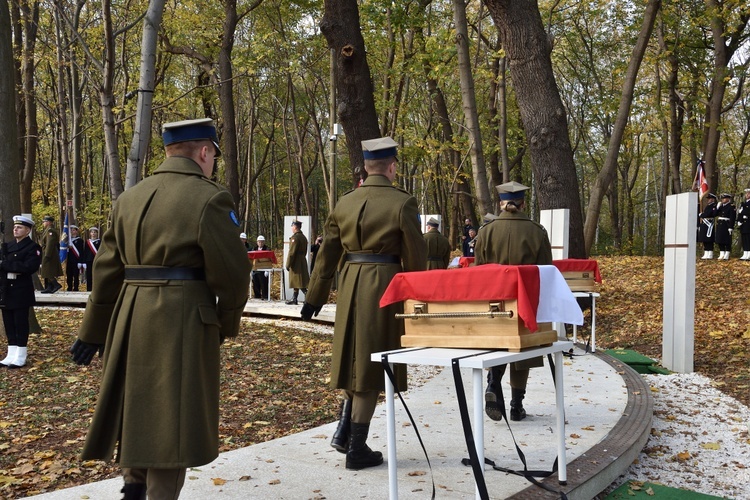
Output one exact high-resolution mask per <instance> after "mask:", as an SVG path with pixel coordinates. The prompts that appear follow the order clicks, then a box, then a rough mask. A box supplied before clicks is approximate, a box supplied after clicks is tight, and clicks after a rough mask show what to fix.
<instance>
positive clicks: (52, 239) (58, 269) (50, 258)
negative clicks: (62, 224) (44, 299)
mask: <svg viewBox="0 0 750 500" xmlns="http://www.w3.org/2000/svg"><path fill="white" fill-rule="evenodd" d="M54 222H55V219H54V218H53V217H51V216H49V215H45V216H44V218H43V219H42V225H43V226H44V232H43V234H42V236H41V238H42V267H41V269H40V271H39V274H40V275H41V277H42V279H43V280H44V290H42V293H55V292H56V291H58V290H59V289H61V288H62V285H61V284H60V283H58V282H57V277H58V276H61V275H62V273H63V271H62V265H61V264H60V234H59V233H58V232H57V229H55V227H54V225H53V224H54Z"/></svg>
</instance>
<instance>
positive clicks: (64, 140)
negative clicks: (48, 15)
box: [55, 9, 75, 220]
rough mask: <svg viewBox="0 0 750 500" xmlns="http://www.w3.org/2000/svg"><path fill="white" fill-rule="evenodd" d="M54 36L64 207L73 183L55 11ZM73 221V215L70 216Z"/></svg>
mask: <svg viewBox="0 0 750 500" xmlns="http://www.w3.org/2000/svg"><path fill="white" fill-rule="evenodd" d="M55 35H56V37H55V38H56V42H57V47H56V48H57V52H56V55H57V122H58V133H57V138H58V151H60V162H59V164H60V170H61V172H60V173H61V175H60V185H59V188H60V189H61V190H63V196H62V197H61V201H62V203H63V205H64V206H65V207H67V202H68V201H70V202H71V204H72V202H73V183H72V175H71V172H70V148H69V140H68V107H67V103H68V95H67V92H66V90H65V82H66V80H67V78H66V75H65V60H64V59H65V58H64V57H63V50H64V48H65V46H66V45H67V44H66V43H65V40H64V37H63V22H62V20H61V19H60V10H59V9H55ZM71 218H72V220H75V213H74V214H72V216H71Z"/></svg>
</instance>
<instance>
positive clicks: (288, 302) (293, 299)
mask: <svg viewBox="0 0 750 500" xmlns="http://www.w3.org/2000/svg"><path fill="white" fill-rule="evenodd" d="M298 295H299V288H295V289H294V294H293V295H292V300H287V301H286V303H287V304H289V305H293V306H296V305H297V296H298Z"/></svg>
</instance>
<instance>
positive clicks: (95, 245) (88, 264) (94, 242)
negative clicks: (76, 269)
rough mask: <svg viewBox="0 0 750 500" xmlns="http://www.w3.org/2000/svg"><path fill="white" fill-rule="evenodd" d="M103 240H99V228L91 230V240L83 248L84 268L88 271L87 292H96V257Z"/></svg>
mask: <svg viewBox="0 0 750 500" xmlns="http://www.w3.org/2000/svg"><path fill="white" fill-rule="evenodd" d="M101 244H102V240H100V239H99V228H98V227H92V228H90V229H89V239H88V240H86V244H85V246H84V247H83V268H84V269H85V270H86V290H88V291H89V292H91V291H93V290H94V257H96V254H97V253H99V247H100V246H101Z"/></svg>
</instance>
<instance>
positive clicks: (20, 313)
mask: <svg viewBox="0 0 750 500" xmlns="http://www.w3.org/2000/svg"><path fill="white" fill-rule="evenodd" d="M32 227H34V221H33V220H31V219H30V218H28V217H25V216H23V215H16V216H15V217H13V235H14V237H15V241H11V242H10V243H5V242H3V243H2V245H3V246H4V247H5V248H4V249H3V252H2V257H0V273H3V275H4V278H5V280H3V281H4V290H2V293H0V308H2V311H3V326H4V327H5V335H6V337H7V338H8V355H7V356H6V357H5V359H3V360H2V361H1V362H0V363H1V364H2V365H3V366H7V367H10V368H20V367H22V366H24V365H26V356H27V349H28V341H29V308H31V307H32V306H33V305H34V304H35V302H36V299H35V298H34V282H33V279H32V276H33V274H34V273H36V272H37V270H38V269H39V264H40V263H41V262H42V248H41V247H40V246H39V245H37V244H36V243H35V242H34V241H33V240H32V239H31V238H30V237H29V233H30V232H31V228H32Z"/></svg>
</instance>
